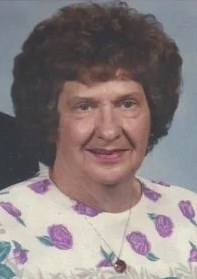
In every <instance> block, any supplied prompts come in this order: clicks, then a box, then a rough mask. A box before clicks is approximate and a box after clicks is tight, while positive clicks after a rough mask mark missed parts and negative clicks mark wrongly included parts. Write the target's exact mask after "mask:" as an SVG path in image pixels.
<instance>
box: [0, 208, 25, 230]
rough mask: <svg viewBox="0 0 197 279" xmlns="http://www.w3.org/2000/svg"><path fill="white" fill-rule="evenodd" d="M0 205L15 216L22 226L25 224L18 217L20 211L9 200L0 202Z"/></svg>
mask: <svg viewBox="0 0 197 279" xmlns="http://www.w3.org/2000/svg"><path fill="white" fill-rule="evenodd" d="M0 206H1V207H2V208H3V209H4V210H5V211H6V212H7V213H9V214H10V215H12V216H13V217H15V218H16V220H17V221H18V222H19V223H20V224H22V225H23V226H25V223H24V222H23V220H22V219H21V218H20V216H21V212H20V210H19V209H17V208H16V207H15V206H14V205H13V204H12V203H10V202H0Z"/></svg>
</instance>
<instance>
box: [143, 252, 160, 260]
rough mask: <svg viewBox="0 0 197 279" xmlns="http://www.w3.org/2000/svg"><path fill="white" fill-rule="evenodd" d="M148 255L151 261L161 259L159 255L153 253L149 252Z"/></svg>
mask: <svg viewBox="0 0 197 279" xmlns="http://www.w3.org/2000/svg"><path fill="white" fill-rule="evenodd" d="M146 257H147V258H148V259H149V260H150V261H154V262H155V261H157V260H159V258H158V257H157V256H155V255H154V254H153V253H148V255H146Z"/></svg>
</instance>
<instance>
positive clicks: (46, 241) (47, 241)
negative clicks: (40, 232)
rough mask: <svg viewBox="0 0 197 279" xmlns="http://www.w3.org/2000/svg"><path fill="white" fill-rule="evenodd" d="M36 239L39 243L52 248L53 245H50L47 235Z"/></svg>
mask: <svg viewBox="0 0 197 279" xmlns="http://www.w3.org/2000/svg"><path fill="white" fill-rule="evenodd" d="M37 239H39V240H40V242H41V243H42V244H44V245H46V246H53V244H52V243H51V241H50V239H49V237H48V236H47V235H45V236H38V237H37Z"/></svg>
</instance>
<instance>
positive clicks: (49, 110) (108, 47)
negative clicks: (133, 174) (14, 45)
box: [12, 1, 182, 166]
mask: <svg viewBox="0 0 197 279" xmlns="http://www.w3.org/2000/svg"><path fill="white" fill-rule="evenodd" d="M181 65H182V59H181V56H180V54H179V50H178V48H177V46H176V44H175V42H174V41H173V40H172V39H171V38H169V37H168V36H167V35H166V34H165V32H164V31H163V28H162V25H161V24H160V23H159V22H158V21H157V20H156V18H155V17H154V16H153V15H150V14H148V15H144V14H141V13H138V12H137V11H136V10H135V9H132V8H129V6H128V5H127V4H126V3H125V2H121V1H118V2H117V1H116V2H114V3H108V4H97V3H89V4H85V3H84V4H77V5H71V6H66V7H64V8H62V9H60V10H59V12H58V13H57V14H55V15H54V16H53V17H51V18H49V19H47V20H44V21H42V22H41V23H39V24H38V25H37V26H36V27H35V28H34V30H33V32H32V33H31V34H30V36H29V37H28V39H27V40H26V41H25V43H24V44H23V48H22V52H21V53H20V54H19V55H18V56H16V58H15V65H14V71H13V73H14V82H13V85H12V98H13V102H14V108H15V112H16V116H17V118H18V120H19V122H20V123H21V124H22V126H23V127H24V128H25V129H26V130H27V131H29V134H30V135H31V141H32V143H34V144H36V145H37V149H38V151H39V152H40V153H46V154H45V155H47V157H45V155H44V157H45V158H42V160H43V161H44V162H45V163H47V164H48V165H50V166H51V165H52V164H53V160H54V156H55V142H53V141H52V140H51V139H52V138H53V139H54V138H55V136H56V134H57V128H58V113H57V100H58V96H59V93H60V92H61V89H62V87H63V84H64V83H65V81H80V82H83V83H85V84H88V83H93V82H95V81H108V80H112V79H114V78H115V73H116V72H117V70H118V69H122V70H123V71H124V72H125V73H126V75H127V78H130V79H133V80H135V81H137V82H139V83H140V84H141V85H142V86H143V88H144V91H145V94H146V98H147V101H148V104H149V108H150V112H151V135H150V139H149V145H148V151H150V150H151V149H152V148H153V146H154V145H155V144H156V143H157V142H158V140H159V139H160V138H161V137H163V136H165V135H167V133H168V129H169V127H170V125H171V122H172V119H173V115H174V112H175V110H176V108H177V104H178V100H179V95H180V83H181ZM46 146H47V147H49V148H47V152H43V151H42V150H46Z"/></svg>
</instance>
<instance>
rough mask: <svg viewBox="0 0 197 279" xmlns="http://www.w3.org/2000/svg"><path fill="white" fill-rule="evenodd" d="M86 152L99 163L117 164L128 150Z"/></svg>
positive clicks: (90, 150)
mask: <svg viewBox="0 0 197 279" xmlns="http://www.w3.org/2000/svg"><path fill="white" fill-rule="evenodd" d="M87 151H88V152H89V153H90V154H91V155H93V156H94V158H96V159H97V160H99V161H103V162H117V161H119V160H120V159H121V158H122V156H123V155H124V154H125V152H126V151H128V149H100V148H95V149H87Z"/></svg>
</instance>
